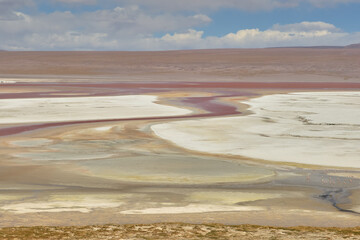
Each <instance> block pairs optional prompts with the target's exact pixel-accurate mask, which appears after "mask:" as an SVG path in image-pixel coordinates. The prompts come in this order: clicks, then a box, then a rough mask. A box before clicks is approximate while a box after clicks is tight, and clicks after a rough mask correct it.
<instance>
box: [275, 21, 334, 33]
mask: <svg viewBox="0 0 360 240" xmlns="http://www.w3.org/2000/svg"><path fill="white" fill-rule="evenodd" d="M272 30H278V31H282V32H313V31H329V32H339V31H340V29H338V28H336V27H335V26H334V25H333V24H329V23H325V22H301V23H294V24H286V25H279V24H275V25H274V26H273V27H272Z"/></svg>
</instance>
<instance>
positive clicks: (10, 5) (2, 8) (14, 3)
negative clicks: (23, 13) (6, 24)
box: [0, 0, 33, 20]
mask: <svg viewBox="0 0 360 240" xmlns="http://www.w3.org/2000/svg"><path fill="white" fill-rule="evenodd" d="M32 4H33V2H32V1H31V0H0V20H15V19H17V16H16V14H14V11H15V10H16V9H19V8H21V7H24V6H30V5H32Z"/></svg>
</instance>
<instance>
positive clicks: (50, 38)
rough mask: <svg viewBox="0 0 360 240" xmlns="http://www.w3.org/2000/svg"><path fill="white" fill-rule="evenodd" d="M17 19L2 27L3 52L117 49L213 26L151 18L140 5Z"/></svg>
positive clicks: (193, 19) (192, 19) (184, 18)
mask: <svg viewBox="0 0 360 240" xmlns="http://www.w3.org/2000/svg"><path fill="white" fill-rule="evenodd" d="M13 15H14V16H15V17H16V19H11V20H9V19H8V20H4V21H2V22H1V24H0V48H2V49H3V48H6V49H19V48H24V49H41V50H52V49H56V50H61V49H80V48H84V49H111V48H113V49H117V48H119V47H121V42H134V40H137V39H145V38H149V37H152V36H154V35H156V34H158V35H159V34H166V33H168V32H174V31H185V30H186V29H189V28H194V27H199V26H203V25H205V24H208V23H210V22H211V19H210V18H209V17H208V16H206V15H204V14H195V15H191V14H190V15H177V14H167V13H161V14H156V15H150V14H148V13H147V12H146V11H144V10H143V9H140V8H139V7H138V6H136V5H133V6H126V7H115V8H114V9H108V10H97V11H93V12H84V13H80V14H74V13H72V12H70V11H65V12H53V13H49V14H41V15H35V16H31V15H27V14H24V13H21V12H13ZM86 38H88V41H86ZM71 43H73V48H72V47H71ZM81 43H82V44H83V45H81ZM101 43H103V46H101ZM115 43H118V44H115Z"/></svg>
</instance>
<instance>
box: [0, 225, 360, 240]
mask: <svg viewBox="0 0 360 240" xmlns="http://www.w3.org/2000/svg"><path fill="white" fill-rule="evenodd" d="M0 238H1V239H131V240H143V239H144V240H145V239H146V240H150V239H154V240H155V239H273V240H275V239H279V240H280V239H332V240H333V239H360V227H356V228H318V227H290V228H282V227H265V226H254V225H240V226H227V225H221V224H205V225H191V224H180V223H164V224H151V225H103V226H86V227H19V228H2V229H0Z"/></svg>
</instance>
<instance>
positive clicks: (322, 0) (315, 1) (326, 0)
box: [308, 0, 360, 8]
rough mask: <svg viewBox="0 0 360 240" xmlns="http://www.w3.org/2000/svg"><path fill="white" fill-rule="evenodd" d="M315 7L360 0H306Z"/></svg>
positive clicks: (332, 5) (358, 1)
mask: <svg viewBox="0 0 360 240" xmlns="http://www.w3.org/2000/svg"><path fill="white" fill-rule="evenodd" d="M308 2H309V3H310V4H312V5H313V6H315V7H320V8H324V7H334V6H336V5H338V4H347V3H360V0H308Z"/></svg>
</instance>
